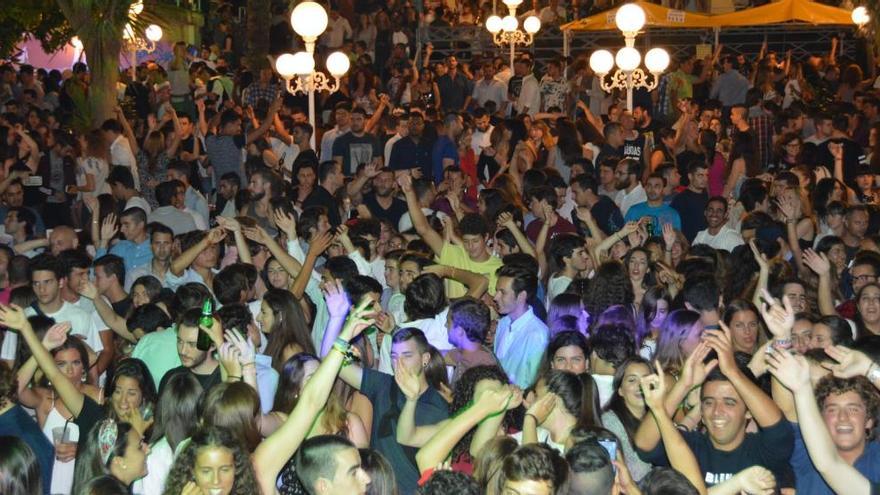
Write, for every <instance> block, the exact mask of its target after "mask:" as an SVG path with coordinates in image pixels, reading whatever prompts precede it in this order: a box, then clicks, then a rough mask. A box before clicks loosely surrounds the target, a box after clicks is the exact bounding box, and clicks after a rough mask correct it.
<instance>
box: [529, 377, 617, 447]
mask: <svg viewBox="0 0 880 495" xmlns="http://www.w3.org/2000/svg"><path fill="white" fill-rule="evenodd" d="M551 401H552V402H555V406H548V402H551ZM600 414H601V408H600V406H599V388H598V387H597V385H596V382H595V380H593V378H592V377H591V376H590V375H589V374H588V373H581V374H580V375H575V374H574V373H569V372H567V371H557V370H550V371H549V372H547V374H545V375H544V376H543V377H541V378H539V379H538V382H537V385H536V387H535V401H534V402H533V403H532V405H531V406H530V407H529V408H528V410H527V411H526V416H525V421H524V422H523V430H522V433H521V436H519V440H520V443H521V444H527V443H537V442H542V443H546V444H548V445H550V446H551V447H553V448H555V449H556V450H558V451H560V452H564V451H565V449H566V446H567V445H568V443H569V442H568V439H569V435H570V434H571V432H572V430H574V429H575V428H584V427H591V426H602V421H601V420H600V418H599V415H600Z"/></svg>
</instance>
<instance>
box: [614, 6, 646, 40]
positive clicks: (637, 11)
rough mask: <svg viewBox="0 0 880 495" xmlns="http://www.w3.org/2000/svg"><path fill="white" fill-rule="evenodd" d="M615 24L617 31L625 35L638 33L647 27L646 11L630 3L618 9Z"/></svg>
mask: <svg viewBox="0 0 880 495" xmlns="http://www.w3.org/2000/svg"><path fill="white" fill-rule="evenodd" d="M614 22H615V23H616V24H617V29H620V30H621V31H622V32H624V33H637V32H638V31H639V30H640V29H642V27H644V26H645V11H644V10H642V8H641V7H639V6H638V5H636V4H634V3H628V4H626V5H624V6H622V7H620V8H619V9H617V15H616V16H615V17H614Z"/></svg>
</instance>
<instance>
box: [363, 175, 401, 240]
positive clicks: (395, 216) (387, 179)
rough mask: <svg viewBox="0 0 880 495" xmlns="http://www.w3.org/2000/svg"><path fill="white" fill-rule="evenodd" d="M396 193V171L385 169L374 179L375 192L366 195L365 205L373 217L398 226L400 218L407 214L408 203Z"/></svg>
mask: <svg viewBox="0 0 880 495" xmlns="http://www.w3.org/2000/svg"><path fill="white" fill-rule="evenodd" d="M394 193H395V187H394V171H393V170H391V169H390V168H388V167H385V168H383V169H382V170H380V171H379V175H377V176H376V177H374V178H373V192H371V193H368V194H365V195H364V205H366V207H367V208H368V209H369V210H370V215H372V216H373V217H375V218H378V219H384V220H388V221H389V222H391V225H394V226H397V224H398V223H399V222H400V217H402V216H403V214H404V213H406V201H403V200H402V199H400V198H398V197H396V196H395V194H394Z"/></svg>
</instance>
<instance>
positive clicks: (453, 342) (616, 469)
mask: <svg viewBox="0 0 880 495" xmlns="http://www.w3.org/2000/svg"><path fill="white" fill-rule="evenodd" d="M378 15H380V16H381V15H382V14H381V13H380V14H378ZM330 18H331V26H332V25H333V23H335V22H338V19H340V17H339V16H338V14H335V13H333V12H332V11H331V14H330ZM376 27H380V25H379V23H378V22H377V26H376ZM225 29H227V28H222V29H220V30H218V33H221V34H220V37H221V38H222V36H223V35H222V33H224V30H225ZM385 29H389V28H388V27H387V26H385ZM331 33H332V36H329V37H328V38H329V41H328V40H321V42H320V46H321V47H323V48H321V50H320V52H321V53H324V49H325V48H326V49H336V48H339V47H342V46H350V47H352V48H351V49H350V51H349V52H350V54H351V58H352V62H353V69H352V71H351V72H350V74H349V75H348V76H347V77H345V78H344V79H343V81H342V86H341V89H340V90H339V91H338V92H335V93H332V94H331V93H327V92H324V93H321V94H319V95H318V98H317V104H318V111H317V115H318V122H319V125H318V126H317V128H314V127H313V126H312V125H310V124H309V121H308V120H309V119H308V117H307V114H308V107H307V102H306V101H305V100H304V98H303V97H302V96H301V95H290V94H288V93H287V92H286V91H285V90H284V82H283V81H281V80H279V79H278V78H277V77H276V76H275V75H274V74H273V72H272V70H271V69H268V68H262V69H260V68H253V69H249V68H248V67H247V66H246V65H241V60H238V57H235V56H234V54H230V53H225V50H220V51H219V52H217V50H212V49H211V48H210V46H206V48H205V50H202V51H200V50H191V49H190V48H188V47H187V46H186V45H185V44H183V43H178V44H176V45H174V52H173V54H174V56H173V58H172V60H171V61H170V62H169V63H168V64H167V65H165V66H162V65H159V64H157V63H153V62H150V63H145V64H142V65H141V66H139V67H138V68H137V70H136V75H135V77H134V80H130V79H129V76H128V75H127V74H128V73H127V71H126V73H124V74H121V76H120V84H119V91H118V103H119V106H118V107H117V108H116V109H115V111H114V115H113V116H112V117H111V118H108V119H105V120H101V121H97V120H96V119H94V118H92V117H91V115H90V113H89V110H88V109H89V108H90V107H89V105H88V103H89V98H91V96H90V89H91V88H90V79H89V68H88V66H87V64H84V63H77V64H76V65H75V66H74V67H73V68H72V70H70V71H65V72H63V73H62V72H58V71H46V70H44V69H40V68H34V67H31V66H28V65H18V64H13V63H6V64H4V65H0V104H2V112H0V159H2V165H3V166H2V167H0V198H2V205H0V209H2V212H0V218H3V230H2V233H0V234H2V235H0V325H2V327H3V329H2V330H0V336H2V346H0V360H2V365H0V493H3V494H10V495H11V494H28V495H33V494H71V493H73V494H76V495H80V494H102V495H105V494H129V493H134V494H145V495H153V494H156V495H158V494H169V495H198V494H203V495H221V494H222V495H226V494H229V493H235V494H251V493H263V494H271V493H280V494H299V493H308V494H340V493H342V494H361V493H369V494H382V495H389V494H398V493H400V494H410V493H421V494H449V493H462V494H476V493H488V494H497V495H501V494H505V495H508V494H510V495H512V494H536V495H537V494H546V495H549V494H566V493H571V494H584V493H589V494H618V493H625V494H637V493H646V494H661V493H676V494H696V493H700V494H705V493H712V494H726V493H750V494H758V493H760V494H771V493H776V492H785V493H793V492H794V491H795V490H796V491H797V492H798V493H804V494H825V493H845V494H869V493H875V492H876V489H877V486H878V483H880V445H878V443H877V441H876V440H875V439H874V438H875V435H874V433H875V426H876V423H877V421H878V420H880V416H878V413H880V392H878V390H877V388H878V387H880V284H878V275H880V234H878V231H880V209H878V204H880V195H878V192H877V182H876V178H877V176H878V175H880V152H878V151H877V150H878V146H880V141H878V132H880V123H878V121H880V116H878V110H880V99H878V97H880V95H878V91H877V87H880V85H877V84H875V81H874V80H872V79H871V78H870V77H869V76H868V77H866V76H865V75H864V74H863V72H862V69H861V68H860V66H859V65H858V64H857V63H855V62H854V61H850V60H844V59H839V57H837V56H836V51H837V46H836V43H835V45H833V46H832V47H831V50H830V53H829V54H827V55H824V56H818V55H817V56H814V57H810V58H808V59H804V60H801V61H798V60H795V59H793V58H792V56H791V54H785V55H782V54H779V55H777V54H776V53H773V52H769V51H767V50H766V49H762V51H761V53H760V54H759V55H758V56H757V57H755V58H751V57H745V56H743V55H737V54H733V53H726V52H725V50H724V49H723V47H720V46H719V47H717V48H716V50H715V52H714V53H713V54H710V55H709V56H707V57H705V58H703V59H699V60H698V59H696V58H695V57H694V56H688V57H684V58H680V59H678V60H675V61H674V63H673V66H672V67H671V68H670V69H669V70H668V71H667V73H665V74H664V75H663V76H662V77H661V78H660V81H659V85H658V88H657V89H656V90H655V91H652V92H647V91H636V92H635V94H634V95H633V96H634V98H633V100H634V103H633V108H632V110H631V111H629V110H627V109H626V106H625V105H624V103H623V101H625V95H623V94H619V93H613V94H606V93H604V92H602V91H601V89H600V88H599V87H598V81H597V80H596V78H595V77H594V76H593V75H592V74H591V73H590V72H589V69H588V68H587V64H586V63H585V56H584V54H581V56H580V57H578V58H577V59H576V60H574V61H572V63H570V64H566V63H565V61H562V60H559V61H551V62H549V63H547V64H545V65H543V66H538V65H539V64H536V63H535V61H534V60H533V59H532V58H531V57H529V56H527V55H522V56H519V57H518V58H517V59H516V61H515V63H514V65H513V67H512V68H511V67H507V66H506V65H505V63H506V61H505V60H506V59H505V60H502V58H500V57H493V56H488V57H485V56H481V55H479V54H475V57H474V58H472V59H471V64H470V66H465V65H464V64H459V63H458V61H457V60H456V58H455V57H454V56H450V57H447V58H444V59H443V60H439V59H438V58H436V57H432V56H431V55H432V53H431V52H432V47H430V46H426V47H418V49H419V50H422V49H424V55H425V56H424V57H421V61H420V62H418V63H417V62H416V61H415V60H414V59H415V57H414V52H415V51H416V50H414V49H413V50H408V47H409V46H410V45H409V43H410V42H409V41H400V42H395V44H393V45H390V46H389V48H390V50H389V52H388V56H387V57H386V58H384V59H383V58H381V57H380V56H379V53H380V52H381V48H380V47H379V45H378V42H377V45H376V46H375V47H373V50H374V54H373V55H375V57H374V56H373V55H371V54H370V50H369V48H370V45H366V47H364V46H363V45H362V44H361V41H363V40H359V39H357V36H355V39H354V40H352V39H351V36H352V32H348V34H338V33H337V31H336V28H333V30H332V31H331ZM337 35H338V36H337ZM334 40H335V41H334ZM337 41H338V42H339V44H338V45H337V44H336V42H337ZM352 41H353V43H352ZM230 52H234V50H230ZM383 60H384V62H383ZM313 141H314V142H317V143H318V145H317V146H314V145H312V142H313Z"/></svg>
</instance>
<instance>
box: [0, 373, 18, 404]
mask: <svg viewBox="0 0 880 495" xmlns="http://www.w3.org/2000/svg"><path fill="white" fill-rule="evenodd" d="M17 400H18V385H17V384H16V380H15V373H13V371H12V370H11V369H9V367H7V366H6V364H5V363H0V407H3V406H6V405H9V404H15V403H16V401H17Z"/></svg>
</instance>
